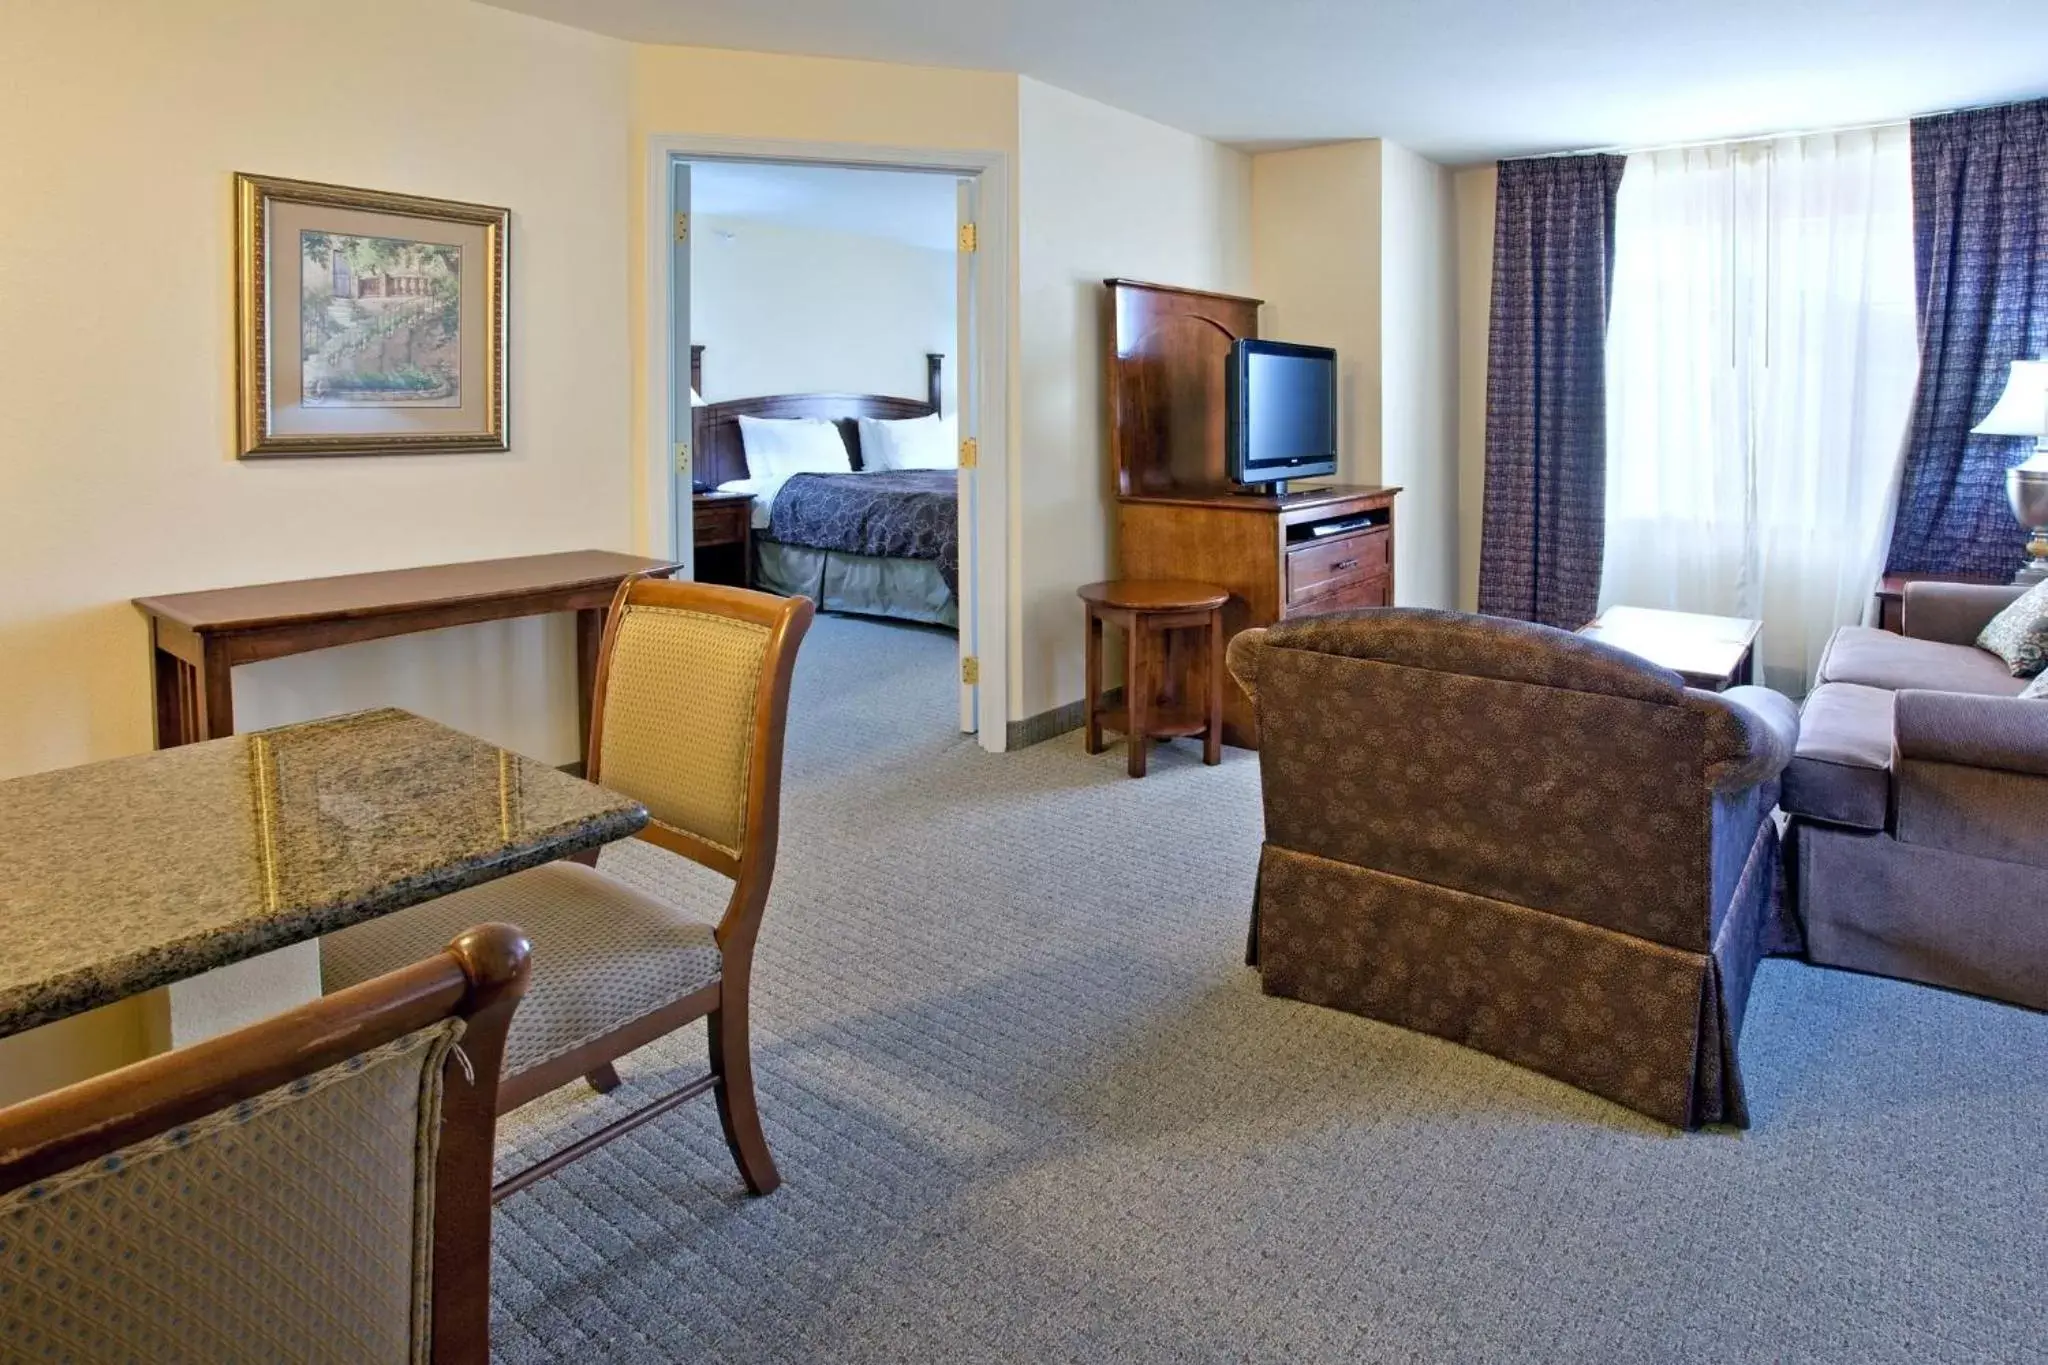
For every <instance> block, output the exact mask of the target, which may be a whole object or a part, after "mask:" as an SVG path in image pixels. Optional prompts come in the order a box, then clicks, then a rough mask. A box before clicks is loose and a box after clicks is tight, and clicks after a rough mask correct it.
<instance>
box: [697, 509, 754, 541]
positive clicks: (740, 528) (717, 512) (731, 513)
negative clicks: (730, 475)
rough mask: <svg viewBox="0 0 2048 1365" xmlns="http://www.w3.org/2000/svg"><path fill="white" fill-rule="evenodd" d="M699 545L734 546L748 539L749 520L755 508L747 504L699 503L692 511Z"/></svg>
mask: <svg viewBox="0 0 2048 1365" xmlns="http://www.w3.org/2000/svg"><path fill="white" fill-rule="evenodd" d="M692 510H693V517H692V520H693V521H694V522H695V527H696V530H695V534H694V535H693V536H692V539H693V540H694V541H695V542H696V543H697V544H699V545H733V544H737V543H738V542H740V541H742V540H744V539H746V536H747V520H748V518H750V517H751V516H752V515H753V507H752V505H751V504H749V503H745V502H714V503H699V504H697V506H696V507H695V508H694V509H692Z"/></svg>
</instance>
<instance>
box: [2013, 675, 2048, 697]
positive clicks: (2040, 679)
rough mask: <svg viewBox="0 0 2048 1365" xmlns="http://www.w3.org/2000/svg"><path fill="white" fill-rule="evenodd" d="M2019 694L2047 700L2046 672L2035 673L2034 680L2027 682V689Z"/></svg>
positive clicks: (2047, 678) (2047, 682)
mask: <svg viewBox="0 0 2048 1365" xmlns="http://www.w3.org/2000/svg"><path fill="white" fill-rule="evenodd" d="M2020 695H2021V696H2023V697H2031V698H2033V699H2034V700H2035V701H2048V673H2037V674H2035V675H2034V680H2033V681H2032V682H2030V683H2028V684H2027V690H2026V691H2024V692H2022V693H2020Z"/></svg>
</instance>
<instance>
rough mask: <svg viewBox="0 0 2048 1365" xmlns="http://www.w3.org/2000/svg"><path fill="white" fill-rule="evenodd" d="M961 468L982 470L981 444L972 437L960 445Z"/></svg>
mask: <svg viewBox="0 0 2048 1365" xmlns="http://www.w3.org/2000/svg"><path fill="white" fill-rule="evenodd" d="M960 467H961V468H962V469H979V468H981V443H980V442H979V441H976V440H975V439H974V438H973V437H972V436H970V437H968V438H967V439H966V440H964V441H962V442H961V443H960Z"/></svg>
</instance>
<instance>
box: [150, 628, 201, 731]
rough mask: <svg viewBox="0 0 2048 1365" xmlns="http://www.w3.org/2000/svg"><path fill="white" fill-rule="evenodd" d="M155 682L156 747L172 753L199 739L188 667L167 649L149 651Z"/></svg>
mask: <svg viewBox="0 0 2048 1365" xmlns="http://www.w3.org/2000/svg"><path fill="white" fill-rule="evenodd" d="M150 662H151V667H152V672H153V673H154V675H155V679H156V747H157V748H159V749H175V748H177V747H178V746H179V745H180V744H190V743H191V742H192V741H193V740H195V739H197V738H199V734H198V729H199V726H198V716H197V714H196V711H197V706H198V697H197V694H196V693H195V692H194V691H193V687H192V682H193V679H192V667H191V665H189V664H187V663H186V662H185V661H184V660H183V659H181V658H179V657H178V656H177V655H175V654H173V653H171V652H170V651H169V650H167V649H155V648H152V649H151V650H150Z"/></svg>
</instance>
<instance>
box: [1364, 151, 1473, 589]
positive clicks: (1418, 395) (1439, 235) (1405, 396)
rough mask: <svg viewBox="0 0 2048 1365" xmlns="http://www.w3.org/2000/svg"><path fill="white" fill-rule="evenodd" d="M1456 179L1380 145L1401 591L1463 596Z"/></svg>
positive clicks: (1389, 424) (1385, 386) (1388, 460)
mask: <svg viewBox="0 0 2048 1365" xmlns="http://www.w3.org/2000/svg"><path fill="white" fill-rule="evenodd" d="M1454 220H1455V207H1454V203H1453V199H1452V191H1451V173H1450V172H1449V171H1448V170H1446V169H1444V168H1443V167H1442V166H1439V165H1437V164H1436V163H1435V162H1433V161H1428V160H1425V159H1424V158H1422V157H1419V156H1417V155H1416V154H1415V153H1413V152H1411V151H1409V150H1408V149H1407V148H1405V147H1401V146H1398V145H1396V144H1394V143H1392V142H1383V143H1381V144H1380V480H1381V482H1383V483H1389V484H1395V485H1398V486H1399V487H1400V488H1401V489H1402V493H1401V498H1400V521H1399V525H1400V534H1399V535H1398V536H1396V537H1395V541H1394V555H1395V564H1394V570H1395V572H1394V588H1395V598H1396V601H1397V602H1398V603H1399V604H1400V605H1401V606H1404V607H1453V606H1456V605H1457V597H1458V538H1459V531H1458V496H1459V477H1458V422H1457V407H1458V331H1457V328H1458V317H1457V261H1456V257H1457V233H1456V223H1455V221H1454Z"/></svg>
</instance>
